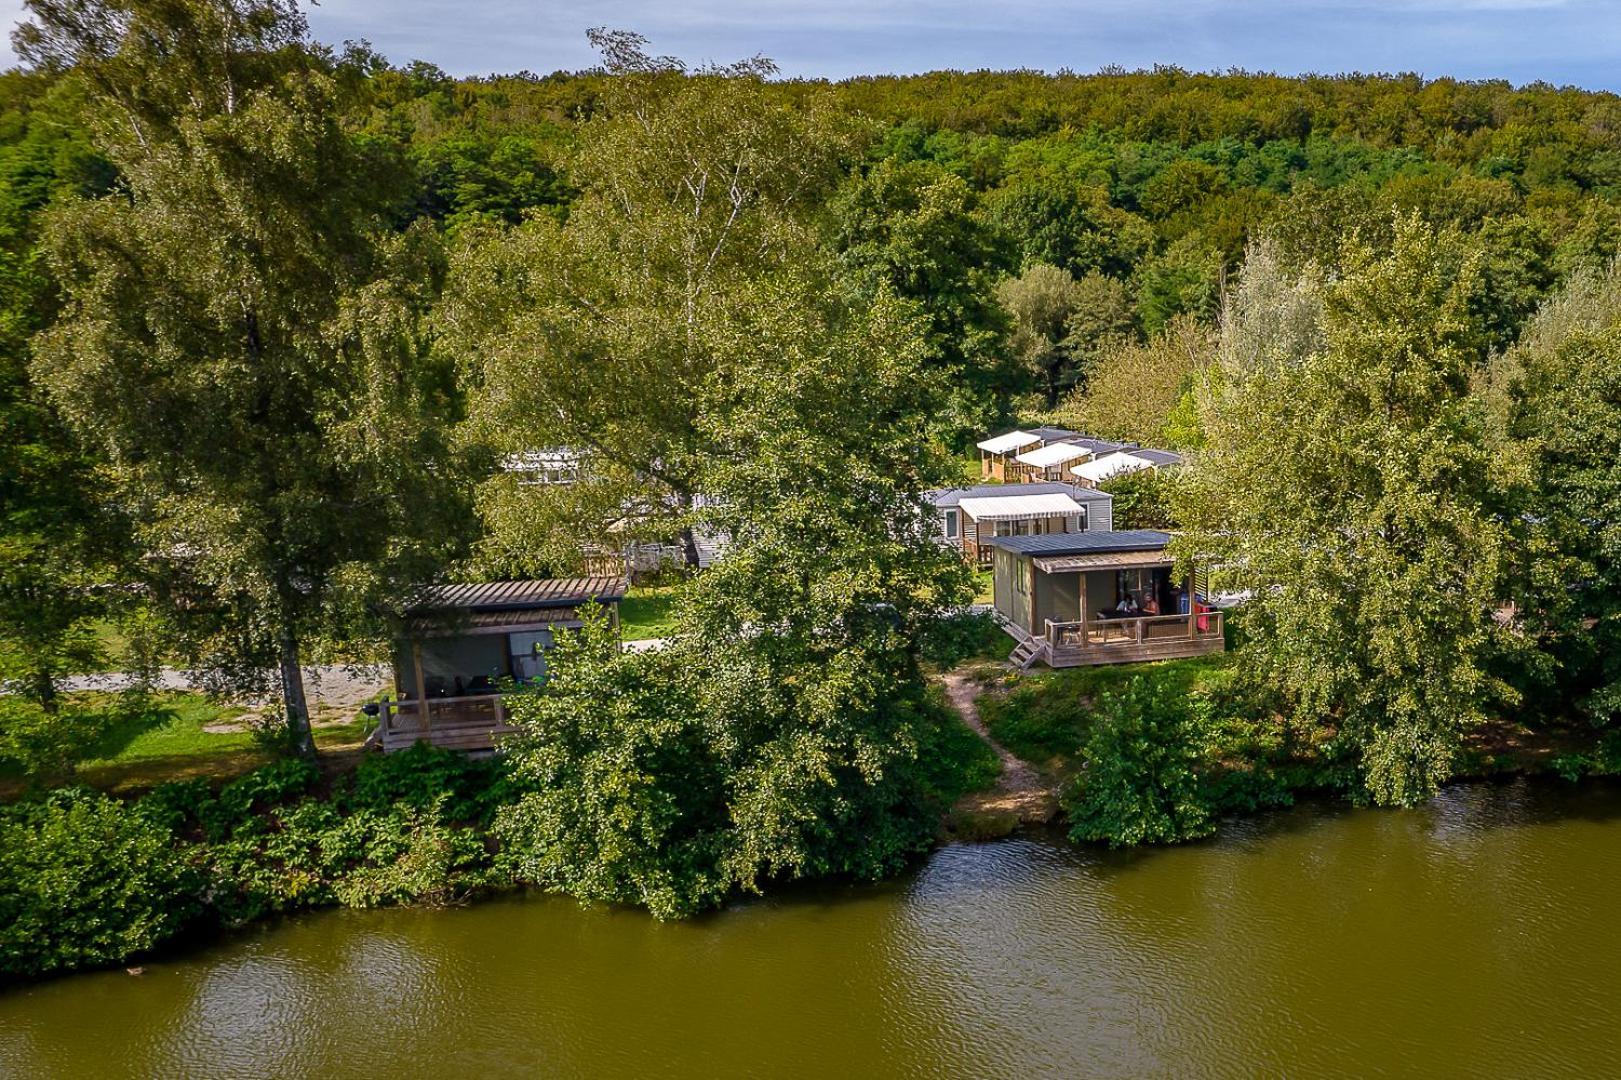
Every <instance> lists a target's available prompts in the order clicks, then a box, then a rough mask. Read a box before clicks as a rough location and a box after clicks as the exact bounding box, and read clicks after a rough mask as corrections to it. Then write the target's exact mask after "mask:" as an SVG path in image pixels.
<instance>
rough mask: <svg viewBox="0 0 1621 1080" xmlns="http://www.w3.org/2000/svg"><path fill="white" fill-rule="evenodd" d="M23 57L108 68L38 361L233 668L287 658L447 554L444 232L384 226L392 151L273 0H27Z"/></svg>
mask: <svg viewBox="0 0 1621 1080" xmlns="http://www.w3.org/2000/svg"><path fill="white" fill-rule="evenodd" d="M30 10H31V12H32V15H33V21H32V22H30V23H28V24H25V25H24V26H22V27H21V28H19V30H18V31H17V34H16V43H17V47H18V49H19V52H20V53H21V55H22V56H24V58H25V59H27V60H29V61H30V62H32V63H34V64H35V65H37V66H39V67H42V68H46V69H53V70H54V69H66V68H69V67H72V68H73V69H74V72H75V77H76V78H81V79H83V80H84V81H85V85H86V86H87V87H88V88H89V93H88V105H89V111H90V116H91V117H92V119H93V122H94V125H95V126H94V131H95V136H96V142H97V145H98V147H99V148H100V149H101V150H102V152H103V153H105V154H106V155H107V157H108V158H109V160H111V161H112V162H113V163H114V164H115V165H116V166H117V168H118V170H119V173H120V177H121V184H120V187H119V190H118V191H117V193H116V194H115V195H109V196H106V197H101V198H89V199H77V200H70V201H67V202H65V203H63V204H62V205H60V206H59V207H57V208H56V209H55V210H53V211H52V213H51V214H50V216H49V220H48V226H47V231H46V236H47V244H48V249H49V252H50V256H51V262H52V266H53V268H54V270H55V272H56V274H57V275H58V277H59V280H60V281H61V286H62V291H63V294H64V301H63V308H62V313H61V316H60V318H59V319H58V321H57V322H56V324H55V325H54V326H53V327H51V328H50V329H48V330H46V331H45V332H43V333H42V334H41V335H40V337H39V338H38V339H37V341H36V357H35V362H34V372H35V375H36V376H37V378H38V379H39V380H40V382H41V383H42V384H44V385H45V386H46V387H47V388H48V389H49V391H50V392H51V395H52V398H53V400H54V402H55V403H56V404H57V405H58V406H59V407H60V409H61V410H62V412H63V414H64V415H65V416H66V417H67V419H68V420H69V421H70V422H71V423H72V424H73V425H74V427H75V428H76V430H77V431H78V432H79V434H80V435H81V436H82V437H83V438H85V439H86V440H89V441H91V442H93V443H95V444H96V445H97V446H98V447H99V448H100V450H101V451H102V452H103V453H104V454H105V455H106V457H107V459H108V460H109V461H110V462H111V463H112V477H113V480H114V482H115V483H116V484H117V485H118V490H119V498H120V500H121V501H122V502H123V503H124V504H125V505H126V506H128V507H129V508H130V510H131V512H132V514H133V515H134V516H135V518H136V520H137V525H138V528H139V538H140V540H141V542H142V544H143V547H144V550H145V553H146V555H147V558H146V559H144V560H143V563H144V565H145V566H146V568H147V569H148V571H149V572H150V574H151V578H152V584H153V587H154V589H155V594H156V595H157V596H158V597H159V598H160V599H161V600H162V601H164V602H165V603H166V606H167V609H168V610H169V612H170V613H171V615H172V616H173V618H174V620H175V623H174V625H175V626H176V627H177V628H178V629H179V630H180V631H181V633H182V634H183V636H184V638H185V643H186V646H187V649H188V651H189V660H190V661H191V663H192V664H193V665H194V666H197V667H200V668H203V669H205V670H206V671H207V672H208V674H209V676H210V678H211V679H212V680H213V685H215V686H221V687H223V686H230V687H232V688H234V689H251V690H259V691H263V690H267V689H269V688H270V687H271V686H272V685H274V684H275V683H274V680H277V679H278V677H279V690H280V694H281V698H282V701H283V703H284V705H285V709H286V713H287V721H288V731H289V736H290V741H291V742H292V743H293V744H294V745H295V746H296V747H297V749H299V750H300V751H301V752H303V753H306V754H308V753H313V750H314V744H313V741H312V739H311V735H310V730H309V719H308V711H307V707H306V704H305V699H304V688H303V680H302V675H301V673H300V663H301V660H302V658H303V655H304V650H305V648H306V647H307V646H308V645H309V644H310V643H311V642H313V641H320V640H323V639H331V638H345V637H350V636H353V635H354V634H356V633H360V632H363V631H364V630H365V629H366V628H367V627H368V625H369V624H368V622H367V620H368V617H369V613H370V602H371V601H373V600H376V599H378V598H379V597H382V596H385V595H386V594H387V593H388V592H389V591H390V589H391V587H392V586H397V585H398V584H399V583H401V582H404V581H409V580H417V579H419V577H420V575H422V574H424V573H426V572H427V571H428V570H429V569H430V568H431V567H432V566H434V565H436V564H437V563H438V562H439V561H440V560H441V559H442V558H443V556H444V554H445V552H444V550H443V542H444V538H445V537H447V536H452V535H453V533H454V527H455V524H456V523H457V521H458V519H459V518H460V517H461V515H462V514H463V513H465V510H464V500H463V498H462V497H461V496H460V495H459V494H458V492H459V489H460V486H461V485H460V484H459V483H458V482H457V477H456V473H455V470H454V469H453V468H451V465H450V461H449V458H448V456H447V454H446V452H445V447H444V444H443V437H442V432H443V429H444V427H445V421H446V420H447V419H448V418H449V414H450V412H451V409H452V405H453V402H452V401H451V400H450V398H449V384H448V380H447V373H446V372H445V371H444V370H443V369H442V368H441V367H440V365H438V364H437V363H436V362H434V361H433V360H432V359H431V358H430V357H429V355H428V350H427V342H426V339H425V337H424V336H423V333H422V329H421V322H422V317H423V314H424V312H425V309H426V306H427V304H428V303H429V301H430V300H431V298H432V293H433V289H434V286H435V281H436V278H437V276H438V274H439V269H438V266H437V262H438V256H437V254H436V247H435V245H434V243H433V242H432V237H431V235H429V234H427V233H425V232H423V231H422V230H416V231H413V232H412V233H409V234H407V235H405V236H403V237H389V236H387V235H385V234H384V233H383V232H382V231H381V214H382V211H383V209H384V207H385V206H386V205H387V204H388V203H389V202H390V201H391V199H392V196H391V187H392V181H391V177H393V176H394V175H397V168H396V167H395V166H396V163H395V162H394V161H393V160H391V159H390V158H389V157H388V156H387V155H386V154H381V153H380V152H379V150H378V148H377V146H376V144H374V143H370V142H364V141H362V140H360V139H357V138H356V137H354V136H353V135H352V134H351V133H350V132H349V131H348V130H347V129H346V127H345V122H344V115H343V99H342V88H343V85H344V78H343V77H342V76H343V71H342V67H341V62H340V61H337V60H335V59H334V58H333V57H331V56H330V55H329V54H328V53H326V52H325V51H324V50H323V49H320V48H318V47H316V46H313V45H311V44H310V43H309V42H308V39H307V37H306V32H305V24H304V20H303V17H302V16H301V15H300V14H299V13H298V12H297V10H296V9H295V8H294V7H293V6H292V5H291V4H289V3H283V2H281V0H184V2H181V3H146V2H144V0H143V2H134V3H128V4H126V3H116V4H113V3H108V4H101V3H93V4H90V5H88V6H86V5H85V4H81V3H77V2H66V0H35V2H33V3H31V4H30Z"/></svg>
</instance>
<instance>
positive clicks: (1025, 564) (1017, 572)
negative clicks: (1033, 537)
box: [1013, 559, 1030, 596]
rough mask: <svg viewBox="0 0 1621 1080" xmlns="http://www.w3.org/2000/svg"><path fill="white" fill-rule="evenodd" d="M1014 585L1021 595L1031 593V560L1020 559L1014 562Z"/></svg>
mask: <svg viewBox="0 0 1621 1080" xmlns="http://www.w3.org/2000/svg"><path fill="white" fill-rule="evenodd" d="M1013 587H1014V588H1015V589H1016V590H1018V593H1019V595H1020V596H1029V595H1030V560H1028V559H1020V560H1019V561H1018V562H1017V563H1015V564H1014V568H1013Z"/></svg>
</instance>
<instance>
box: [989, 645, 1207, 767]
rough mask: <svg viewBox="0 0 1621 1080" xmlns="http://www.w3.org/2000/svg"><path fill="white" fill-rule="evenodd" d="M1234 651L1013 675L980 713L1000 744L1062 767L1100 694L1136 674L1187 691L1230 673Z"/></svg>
mask: <svg viewBox="0 0 1621 1080" xmlns="http://www.w3.org/2000/svg"><path fill="white" fill-rule="evenodd" d="M1231 660H1232V654H1231V653H1214V654H1211V655H1209V656H1196V657H1192V658H1190V659H1186V660H1161V661H1158V662H1155V663H1149V664H1101V665H1098V666H1097V667H1081V668H1065V669H1062V670H1059V671H1051V670H1040V671H1032V672H1029V673H1027V674H1024V675H1016V676H1014V675H1010V676H1007V677H1006V682H1005V683H1004V685H1003V686H1002V687H1000V688H997V689H993V690H992V691H991V692H990V693H987V694H984V695H982V696H981V697H980V699H979V713H980V716H981V717H982V718H983V719H984V721H985V726H986V727H987V728H988V729H989V730H990V733H991V735H992V736H993V737H994V738H995V739H996V741H997V742H999V743H1001V744H1002V745H1003V746H1005V747H1007V748H1008V749H1009V750H1011V751H1013V753H1014V754H1016V755H1017V756H1019V757H1021V758H1023V759H1024V760H1026V761H1029V762H1032V763H1034V764H1037V765H1046V766H1050V767H1061V766H1062V765H1063V764H1064V763H1065V762H1066V761H1068V760H1069V759H1070V758H1073V757H1074V756H1075V755H1076V754H1077V753H1079V751H1080V749H1081V746H1082V745H1083V744H1084V743H1085V742H1086V737H1087V735H1088V734H1089V733H1090V731H1091V729H1092V716H1093V712H1092V709H1093V704H1094V702H1095V701H1096V700H1097V698H1098V696H1099V695H1100V694H1105V693H1109V692H1111V691H1120V690H1123V689H1125V687H1126V684H1127V683H1129V682H1130V681H1131V680H1132V679H1134V678H1142V679H1146V680H1149V681H1150V682H1156V683H1161V684H1163V685H1166V686H1169V687H1170V688H1171V689H1172V691H1173V692H1175V693H1178V694H1188V693H1191V692H1193V691H1194V690H1198V689H1204V688H1208V687H1210V686H1213V685H1214V684H1215V683H1216V682H1218V681H1219V680H1221V679H1223V678H1225V677H1226V673H1227V671H1228V669H1229V667H1230V665H1231Z"/></svg>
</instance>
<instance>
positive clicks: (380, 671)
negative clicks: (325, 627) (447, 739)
mask: <svg viewBox="0 0 1621 1080" xmlns="http://www.w3.org/2000/svg"><path fill="white" fill-rule="evenodd" d="M392 681H393V679H392V675H391V673H390V671H389V668H388V666H387V665H384V664H377V665H371V666H367V667H361V668H347V667H341V666H339V665H337V664H316V665H312V666H310V667H307V668H305V669H304V694H305V696H306V697H308V698H309V702H310V709H311V711H312V712H313V711H315V710H317V709H320V710H323V711H337V712H348V713H352V712H354V711H355V710H356V709H358V708H360V706H361V704H362V703H363V702H365V701H366V700H367V699H368V698H370V697H372V696H373V695H374V694H376V693H378V692H379V691H381V690H384V689H387V687H388V686H389V684H390V683H391V682H392ZM130 682H131V679H130V676H128V675H125V674H123V673H122V672H109V673H107V674H104V675H75V676H74V677H73V678H71V679H64V680H63V681H62V688H63V689H64V690H66V691H69V692H72V691H77V690H122V689H124V688H125V687H127V686H129V684H130ZM155 685H156V688H157V689H159V690H177V691H184V690H201V689H202V687H201V686H200V685H199V684H198V683H197V682H196V681H194V680H193V679H192V677H191V674H190V673H189V672H185V671H180V670H178V669H176V668H163V669H162V670H160V671H159V672H158V677H157V681H156V684H155ZM243 704H257V703H255V702H244V703H243Z"/></svg>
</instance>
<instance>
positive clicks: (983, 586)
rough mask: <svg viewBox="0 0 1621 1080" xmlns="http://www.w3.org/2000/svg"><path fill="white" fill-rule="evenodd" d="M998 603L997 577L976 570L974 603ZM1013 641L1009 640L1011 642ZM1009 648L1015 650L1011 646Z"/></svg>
mask: <svg viewBox="0 0 1621 1080" xmlns="http://www.w3.org/2000/svg"><path fill="white" fill-rule="evenodd" d="M995 602H996V576H995V574H993V573H992V572H991V571H990V570H988V569H987V570H980V569H977V568H976V569H975V570H974V603H976V604H994V603H995ZM1012 640H1013V639H1012V638H1008V641H1009V642H1011V641H1012ZM1008 648H1010V649H1011V648H1013V646H1012V645H1011V644H1010V645H1009V646H1008Z"/></svg>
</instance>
